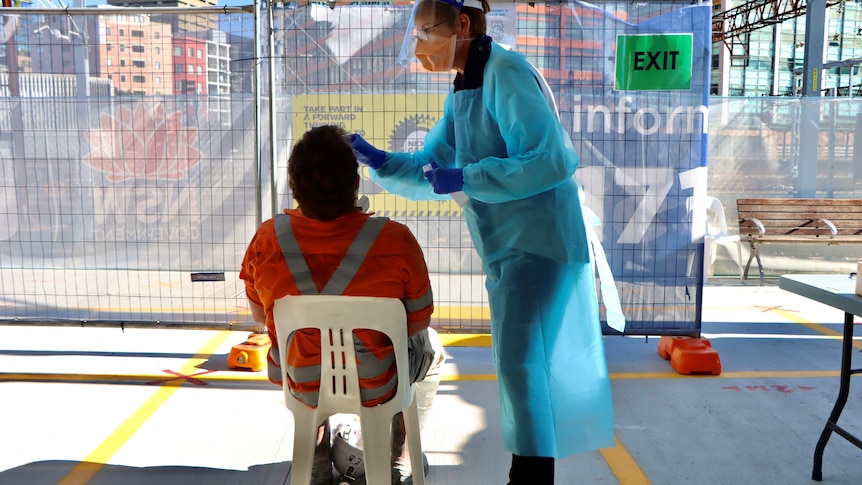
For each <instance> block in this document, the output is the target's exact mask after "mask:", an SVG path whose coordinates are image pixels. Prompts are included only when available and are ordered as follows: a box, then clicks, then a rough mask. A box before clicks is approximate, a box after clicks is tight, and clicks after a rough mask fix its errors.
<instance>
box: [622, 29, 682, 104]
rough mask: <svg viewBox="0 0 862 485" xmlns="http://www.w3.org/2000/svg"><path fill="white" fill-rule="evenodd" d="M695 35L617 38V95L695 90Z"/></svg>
mask: <svg viewBox="0 0 862 485" xmlns="http://www.w3.org/2000/svg"><path fill="white" fill-rule="evenodd" d="M692 39H693V35H692V34H642V35H620V36H617V57H616V79H615V81H614V89H616V90H617V91H657V90H683V89H685V90H687V89H691V51H692Z"/></svg>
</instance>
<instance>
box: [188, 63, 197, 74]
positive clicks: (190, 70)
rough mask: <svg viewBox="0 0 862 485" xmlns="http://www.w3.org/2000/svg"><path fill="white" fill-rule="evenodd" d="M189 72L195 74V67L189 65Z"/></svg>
mask: <svg viewBox="0 0 862 485" xmlns="http://www.w3.org/2000/svg"><path fill="white" fill-rule="evenodd" d="M188 70H189V74H194V73H195V66H193V65H191V64H189V69H188Z"/></svg>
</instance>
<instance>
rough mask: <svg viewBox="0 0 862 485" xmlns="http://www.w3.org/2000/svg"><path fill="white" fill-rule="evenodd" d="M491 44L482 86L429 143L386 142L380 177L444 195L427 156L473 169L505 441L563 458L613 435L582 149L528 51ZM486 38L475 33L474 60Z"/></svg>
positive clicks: (455, 98)
mask: <svg viewBox="0 0 862 485" xmlns="http://www.w3.org/2000/svg"><path fill="white" fill-rule="evenodd" d="M486 39H487V38H486ZM485 46H486V48H487V47H490V48H491V51H490V54H487V53H486V54H485V56H487V62H486V63H485V66H484V71H482V70H481V69H482V68H481V65H480V66H479V69H480V70H479V71H478V72H479V73H480V75H481V81H480V82H479V83H475V84H480V86H479V87H478V88H476V89H461V90H455V91H452V92H450V93H449V95H448V96H447V98H446V101H445V103H444V106H443V117H442V118H441V119H440V121H439V122H438V123H437V124H436V125H435V126H434V127H433V128H432V129H431V130H430V131H429V133H428V135H427V136H426V138H425V143H424V148H423V149H422V150H420V151H417V152H415V153H412V154H409V153H387V154H386V161H385V163H384V164H383V165H382V166H381V167H380V168H379V169H377V170H376V171H374V172H375V173H374V174H373V178H374V180H375V181H376V182H377V183H378V184H380V185H381V186H382V187H384V188H386V189H387V190H389V191H390V192H392V193H396V194H399V195H402V196H405V197H408V198H412V199H415V200H421V199H439V198H440V196H439V195H437V194H434V192H433V190H432V187H431V185H430V184H429V183H428V182H427V181H426V180H425V179H424V177H423V176H422V167H423V166H424V165H425V164H428V163H430V162H431V161H434V162H436V163H437V164H438V165H439V166H441V167H453V166H454V167H461V168H463V170H464V171H463V173H464V189H463V190H464V192H465V193H466V194H467V195H468V196H469V198H470V200H469V202H468V203H467V204H466V205H465V206H464V208H463V209H464V218H465V219H466V222H467V225H468V227H469V229H470V234H471V236H472V238H473V242H474V244H475V247H476V251H477V252H478V254H479V256H480V257H481V258H482V263H483V270H484V272H485V274H486V276H487V279H486V287H487V290H488V298H489V303H490V307H491V334H492V341H493V353H494V360H495V365H496V368H497V374H498V379H499V392H500V412H501V429H502V434H503V441H504V445H505V447H506V450H507V451H509V452H511V453H515V454H518V455H523V456H547V457H555V458H560V457H564V456H568V455H571V454H574V453H580V452H583V451H589V450H594V449H597V448H603V447H612V446H614V437H613V431H612V425H613V407H612V403H611V392H610V381H609V379H608V374H607V363H606V361H605V353H604V346H603V343H602V334H601V327H600V324H599V316H598V306H597V299H596V293H595V277H594V274H593V270H592V267H591V265H590V262H589V261H590V260H589V253H588V250H589V249H588V243H587V237H586V228H585V225H584V220H583V214H582V212H581V208H580V202H579V199H578V194H577V182H576V180H575V178H574V173H575V169H576V168H577V166H578V157H577V154H576V153H575V151H574V149H573V147H572V145H571V141H570V140H569V138H568V136H567V135H566V133H565V132H564V130H563V128H562V126H561V125H560V123H559V120H558V119H557V117H556V116H555V114H554V112H553V110H552V109H551V107H550V106H549V105H548V103H547V101H546V99H545V97H544V96H543V94H542V92H541V90H540V88H539V84H538V83H537V81H536V79H535V77H533V74H532V72H531V71H530V69H529V65H528V64H527V61H526V59H525V58H524V57H523V56H522V55H520V54H518V53H514V52H510V51H507V50H505V49H503V48H501V47H500V46H498V45H497V44H494V43H490V44H489V43H488V42H487V41H486V43H485ZM475 50H476V42H474V45H473V47H472V48H471V54H470V58H469V59H468V69H466V70H465V72H470V68H471V61H472V60H473V59H474V58H475V57H476V56H475V54H474V52H475ZM475 67H476V66H475V63H474V64H473V65H472V68H473V69H474V72H475ZM482 73H483V74H482Z"/></svg>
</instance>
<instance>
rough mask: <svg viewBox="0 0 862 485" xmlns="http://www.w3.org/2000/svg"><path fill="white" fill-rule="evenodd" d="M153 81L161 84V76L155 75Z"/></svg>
mask: <svg viewBox="0 0 862 485" xmlns="http://www.w3.org/2000/svg"><path fill="white" fill-rule="evenodd" d="M154 82H155V83H156V84H161V83H162V78H160V77H159V76H156V79H155V81H154Z"/></svg>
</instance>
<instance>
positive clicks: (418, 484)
mask: <svg viewBox="0 0 862 485" xmlns="http://www.w3.org/2000/svg"><path fill="white" fill-rule="evenodd" d="M404 428H405V430H406V431H407V449H408V450H409V452H410V467H411V468H412V469H413V485H425V466H424V464H423V463H422V437H421V435H420V434H419V411H418V409H417V406H416V395H415V394H414V396H413V402H412V403H410V406H409V407H408V408H407V409H405V410H404Z"/></svg>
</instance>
